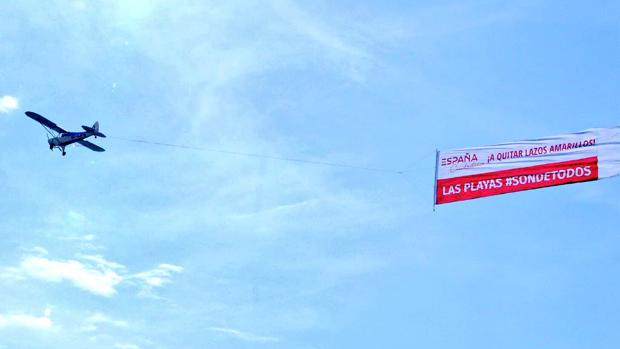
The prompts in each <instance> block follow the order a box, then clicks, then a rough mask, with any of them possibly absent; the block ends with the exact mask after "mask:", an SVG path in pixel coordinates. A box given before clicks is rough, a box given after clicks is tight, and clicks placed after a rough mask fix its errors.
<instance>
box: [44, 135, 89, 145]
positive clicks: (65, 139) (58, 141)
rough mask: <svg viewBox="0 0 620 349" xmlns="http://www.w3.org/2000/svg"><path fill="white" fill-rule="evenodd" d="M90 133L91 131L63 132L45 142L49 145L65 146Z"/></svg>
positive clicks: (86, 136)
mask: <svg viewBox="0 0 620 349" xmlns="http://www.w3.org/2000/svg"><path fill="white" fill-rule="evenodd" d="M92 135H93V133H91V132H65V133H61V134H60V135H59V136H58V137H54V138H50V139H49V140H48V141H47V143H48V144H49V145H50V146H55V147H66V146H67V145H69V144H73V143H75V142H77V141H81V140H84V139H86V138H88V137H90V136H92Z"/></svg>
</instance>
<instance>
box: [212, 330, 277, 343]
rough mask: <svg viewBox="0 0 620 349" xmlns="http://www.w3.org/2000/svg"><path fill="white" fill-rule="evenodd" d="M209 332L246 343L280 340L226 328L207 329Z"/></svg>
mask: <svg viewBox="0 0 620 349" xmlns="http://www.w3.org/2000/svg"><path fill="white" fill-rule="evenodd" d="M209 331H212V332H218V333H222V334H225V335H228V336H230V337H234V338H237V339H241V340H243V341H246V342H279V341H280V338H277V337H271V336H259V335H256V334H252V333H248V332H243V331H239V330H236V329H233V328H226V327H209Z"/></svg>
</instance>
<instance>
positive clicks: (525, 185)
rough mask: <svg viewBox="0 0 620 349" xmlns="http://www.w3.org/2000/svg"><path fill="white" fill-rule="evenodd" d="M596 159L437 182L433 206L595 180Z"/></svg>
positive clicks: (597, 173) (519, 168)
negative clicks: (434, 204)
mask: <svg viewBox="0 0 620 349" xmlns="http://www.w3.org/2000/svg"><path fill="white" fill-rule="evenodd" d="M598 176H599V170H598V157H596V156H593V157H587V158H583V159H577V160H569V161H561V162H551V163H546V164H542V165H536V166H529V167H518V168H513V169H508V170H501V171H494V172H486V173H480V174H474V175H469V176H462V177H452V178H444V179H438V180H437V198H436V199H437V201H436V203H437V204H445V203H449V202H454V201H462V200H470V199H476V198H480V197H485V196H491V195H498V194H506V193H512V192H516V191H522V190H529V189H537V188H543V187H551V186H555V185H562V184H569V183H578V182H587V181H593V180H597V179H598Z"/></svg>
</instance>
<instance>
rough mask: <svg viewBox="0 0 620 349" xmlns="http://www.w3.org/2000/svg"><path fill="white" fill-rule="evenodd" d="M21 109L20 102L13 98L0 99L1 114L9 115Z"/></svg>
mask: <svg viewBox="0 0 620 349" xmlns="http://www.w3.org/2000/svg"><path fill="white" fill-rule="evenodd" d="M17 108H19V101H18V100H17V98H15V97H13V96H2V98H0V113H8V112H10V111H12V110H15V109H17Z"/></svg>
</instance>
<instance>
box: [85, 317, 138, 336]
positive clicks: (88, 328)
mask: <svg viewBox="0 0 620 349" xmlns="http://www.w3.org/2000/svg"><path fill="white" fill-rule="evenodd" d="M85 323H86V325H85V327H84V328H83V330H84V331H85V332H92V331H96V330H98V329H99V327H100V326H101V325H105V326H112V327H119V328H126V327H128V326H129V324H128V323H127V321H124V320H116V319H113V318H111V317H109V316H107V315H105V314H103V313H94V314H92V315H91V316H89V317H88V318H87V319H86V321H85Z"/></svg>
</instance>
